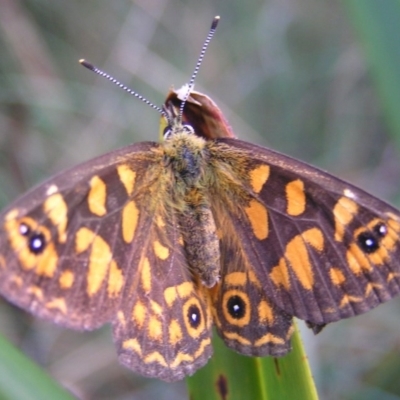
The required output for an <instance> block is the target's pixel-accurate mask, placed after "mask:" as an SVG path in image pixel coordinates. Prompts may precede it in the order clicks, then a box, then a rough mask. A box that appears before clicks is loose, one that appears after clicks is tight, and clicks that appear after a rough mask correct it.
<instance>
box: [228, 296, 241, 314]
mask: <svg viewBox="0 0 400 400" xmlns="http://www.w3.org/2000/svg"><path fill="white" fill-rule="evenodd" d="M227 308H228V313H229V314H230V316H231V317H232V318H235V319H241V318H243V317H244V316H245V315H246V303H245V302H244V300H243V299H242V298H241V297H240V296H231V297H230V298H229V300H228V302H227Z"/></svg>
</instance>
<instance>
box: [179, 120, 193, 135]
mask: <svg viewBox="0 0 400 400" xmlns="http://www.w3.org/2000/svg"><path fill="white" fill-rule="evenodd" d="M182 128H183V131H184V132H186V133H189V134H194V129H193V126H192V125H190V124H188V123H186V122H184V123H183V124H182Z"/></svg>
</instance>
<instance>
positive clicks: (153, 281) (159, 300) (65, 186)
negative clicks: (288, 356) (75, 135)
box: [0, 143, 212, 380]
mask: <svg viewBox="0 0 400 400" xmlns="http://www.w3.org/2000/svg"><path fill="white" fill-rule="evenodd" d="M164 173H165V166H164V164H163V158H162V151H161V150H160V148H159V145H158V144H155V143H140V144H135V145H132V146H129V147H126V148H124V149H121V150H118V151H115V152H112V153H109V154H106V155H104V156H101V157H98V158H96V159H94V160H91V161H89V162H87V163H85V164H82V165H80V166H77V167H75V168H73V169H71V170H69V171H66V172H63V173H61V174H60V175H58V176H56V177H55V178H52V179H50V180H49V181H47V182H45V183H44V184H41V185H40V186H38V187H36V188H34V189H33V190H31V191H30V192H28V193H27V194H26V195H24V196H23V197H21V198H20V199H19V200H17V201H16V202H14V203H13V204H12V205H11V207H10V208H8V209H7V210H5V211H4V212H3V213H2V214H1V216H0V226H1V227H2V234H1V235H0V292H1V293H2V294H3V295H4V296H5V297H6V298H8V300H10V301H11V302H13V303H15V304H16V305H18V306H20V307H22V308H24V309H26V310H29V311H31V312H32V313H34V314H36V315H38V316H40V317H42V318H46V319H49V320H52V321H54V322H58V323H60V324H62V325H65V326H68V327H71V328H76V329H94V328H96V327H98V326H101V325H103V324H104V323H106V322H112V324H113V328H114V337H115V341H116V344H117V347H118V352H119V354H120V359H121V361H122V362H123V363H124V364H126V365H128V366H129V367H131V368H132V369H135V370H138V371H139V372H141V373H142V374H144V375H147V376H153V377H160V378H162V379H165V380H177V379H182V378H183V376H184V375H187V374H191V373H193V371H194V370H196V369H198V368H199V367H200V366H202V365H204V364H205V363H206V361H207V360H208V358H209V357H210V355H211V352H212V350H211V339H210V337H211V316H210V311H209V306H208V303H207V301H208V300H207V298H206V296H205V293H203V292H202V289H201V288H200V287H199V286H198V285H196V284H195V283H194V281H193V278H192V276H191V275H190V272H189V268H188V266H187V264H186V261H185V257H184V250H183V244H182V239H181V238H180V236H179V235H180V234H179V226H178V223H177V222H176V220H177V218H176V215H175V211H174V210H173V209H172V208H171V200H170V196H172V194H171V193H170V192H168V191H165V185H164V184H165V182H166V180H165V179H163V178H162V174H164ZM160 177H161V178H160ZM168 187H170V185H169V186H168Z"/></svg>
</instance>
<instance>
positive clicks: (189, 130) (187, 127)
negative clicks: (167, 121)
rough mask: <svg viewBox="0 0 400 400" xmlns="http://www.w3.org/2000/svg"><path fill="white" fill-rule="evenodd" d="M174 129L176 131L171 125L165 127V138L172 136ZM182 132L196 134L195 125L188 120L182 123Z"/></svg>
mask: <svg viewBox="0 0 400 400" xmlns="http://www.w3.org/2000/svg"><path fill="white" fill-rule="evenodd" d="M173 131H174V129H172V128H171V126H170V125H168V126H167V127H165V129H164V132H163V137H164V139H168V138H169V137H170V136H171V134H172V133H173ZM182 132H184V133H188V134H194V129H193V126H192V125H190V124H188V123H186V122H184V123H182Z"/></svg>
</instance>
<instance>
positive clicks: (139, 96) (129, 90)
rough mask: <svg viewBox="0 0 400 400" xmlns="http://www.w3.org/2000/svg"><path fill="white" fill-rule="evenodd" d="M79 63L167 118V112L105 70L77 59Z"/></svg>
mask: <svg viewBox="0 0 400 400" xmlns="http://www.w3.org/2000/svg"><path fill="white" fill-rule="evenodd" d="M79 62H80V64H81V65H83V66H84V67H85V68H87V69H89V70H90V71H93V72H95V73H96V74H97V75H100V76H102V77H104V78H106V79H108V80H109V81H110V82H112V83H114V84H115V85H117V86H119V87H120V88H121V89H123V90H125V91H126V92H128V93H129V94H131V95H132V96H135V97H137V98H138V99H139V100H142V101H143V102H144V103H146V104H147V105H149V106H150V107H152V108H154V109H155V110H157V111H158V112H159V113H160V114H161V115H163V116H164V117H165V118H167V119H168V116H167V114H166V113H165V111H163V110H162V109H161V108H160V107H158V106H156V105H154V104H153V103H152V102H151V101H149V100H147V99H146V98H145V97H143V96H142V95H140V94H138V93H136V92H135V91H134V90H132V89H129V88H128V87H127V86H125V85H124V84H122V83H121V82H120V81H118V80H117V79H115V78H114V77H112V76H111V75H109V74H107V73H106V72H104V71H102V70H101V69H99V68H97V67H95V66H94V65H93V64H90V63H89V62H87V61H86V60H83V59H82V60H79Z"/></svg>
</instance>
